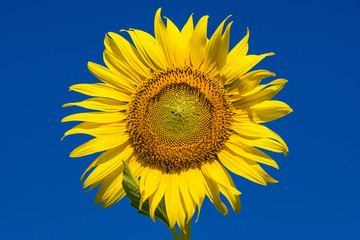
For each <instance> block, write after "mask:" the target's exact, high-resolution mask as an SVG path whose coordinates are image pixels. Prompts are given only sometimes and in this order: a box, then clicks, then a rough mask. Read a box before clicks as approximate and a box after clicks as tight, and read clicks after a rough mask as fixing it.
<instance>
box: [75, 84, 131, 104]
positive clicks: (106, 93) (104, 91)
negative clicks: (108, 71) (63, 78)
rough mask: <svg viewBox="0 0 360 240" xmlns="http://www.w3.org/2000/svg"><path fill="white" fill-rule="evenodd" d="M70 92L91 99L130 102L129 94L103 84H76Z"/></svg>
mask: <svg viewBox="0 0 360 240" xmlns="http://www.w3.org/2000/svg"><path fill="white" fill-rule="evenodd" d="M70 91H76V92H79V93H82V94H86V95H89V96H92V97H105V98H112V99H115V100H119V101H127V102H128V101H130V94H129V93H127V91H125V92H124V91H122V90H121V89H115V88H113V87H111V85H108V84H103V83H94V84H76V85H73V86H71V87H70Z"/></svg>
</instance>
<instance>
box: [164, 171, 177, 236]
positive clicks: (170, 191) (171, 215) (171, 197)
mask: <svg viewBox="0 0 360 240" xmlns="http://www.w3.org/2000/svg"><path fill="white" fill-rule="evenodd" d="M167 181H168V188H167V191H166V192H165V205H166V212H167V215H168V219H169V225H170V229H172V228H173V227H174V226H175V223H176V221H177V219H178V207H179V202H178V201H179V199H180V195H179V186H178V181H177V177H176V176H175V174H168V175H167Z"/></svg>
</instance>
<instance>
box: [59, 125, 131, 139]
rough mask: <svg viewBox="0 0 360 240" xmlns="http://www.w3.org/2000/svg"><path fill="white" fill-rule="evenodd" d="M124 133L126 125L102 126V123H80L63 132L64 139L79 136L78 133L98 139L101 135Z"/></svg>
mask: <svg viewBox="0 0 360 240" xmlns="http://www.w3.org/2000/svg"><path fill="white" fill-rule="evenodd" d="M125 131H126V123H110V124H103V123H92V122H83V123H80V124H79V125H76V126H75V127H73V128H72V129H70V130H69V131H67V132H65V134H64V137H66V136H68V135H71V134H79V133H80V134H88V135H91V136H94V137H98V136H101V135H107V134H112V133H124V132H125ZM64 137H63V138H64ZM63 138H62V139H63ZM62 139H61V140H62Z"/></svg>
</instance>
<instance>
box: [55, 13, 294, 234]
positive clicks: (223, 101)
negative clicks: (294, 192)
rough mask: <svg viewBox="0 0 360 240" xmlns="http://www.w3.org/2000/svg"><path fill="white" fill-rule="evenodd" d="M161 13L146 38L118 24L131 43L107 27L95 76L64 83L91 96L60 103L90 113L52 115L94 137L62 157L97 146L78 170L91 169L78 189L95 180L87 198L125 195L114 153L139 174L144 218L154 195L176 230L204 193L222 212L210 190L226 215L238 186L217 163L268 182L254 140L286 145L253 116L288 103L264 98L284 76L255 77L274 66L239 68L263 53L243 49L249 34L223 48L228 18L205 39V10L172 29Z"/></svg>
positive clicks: (277, 111) (272, 146)
mask: <svg viewBox="0 0 360 240" xmlns="http://www.w3.org/2000/svg"><path fill="white" fill-rule="evenodd" d="M166 20H167V26H165V25H164V23H163V21H162V19H161V16H160V9H159V10H158V11H157V13H156V16H155V38H154V37H153V36H151V35H150V34H148V33H146V32H143V31H140V30H135V29H130V30H129V31H127V33H128V34H129V35H130V37H131V39H132V41H133V43H134V46H133V45H132V44H130V43H129V42H128V41H127V40H125V39H124V38H123V37H121V36H120V35H118V34H115V33H108V35H106V36H105V51H104V61H105V64H106V66H107V68H106V67H103V66H100V65H98V64H95V63H92V62H89V64H88V67H89V70H90V71H91V72H92V73H93V74H94V75H95V76H96V77H97V78H99V79H100V80H101V81H102V82H103V83H95V84H77V85H74V86H72V87H70V90H73V91H77V92H80V93H83V94H86V95H89V96H92V97H94V98H90V99H87V100H85V101H82V102H77V103H68V104H65V105H64V106H66V107H67V106H80V107H84V108H87V109H91V110H98V111H96V112H87V113H78V114H74V115H70V116H68V117H65V118H64V119H63V120H62V121H63V122H68V121H82V122H83V123H81V124H79V125H77V126H75V127H74V128H72V129H71V130H69V131H67V132H66V133H65V135H64V136H67V135H70V134H78V133H82V134H89V135H91V136H94V137H95V138H94V139H92V140H90V141H88V142H86V143H85V144H83V145H81V146H79V147H78V148H76V149H75V150H74V151H73V152H72V153H71V154H70V157H81V156H85V155H89V154H93V153H97V152H103V151H104V152H103V153H102V154H101V155H99V156H98V157H97V158H96V160H95V161H94V162H93V163H92V164H91V165H90V166H89V167H88V169H87V170H86V171H85V173H87V172H88V171H89V170H90V169H93V168H95V169H94V170H93V171H92V172H91V173H90V174H89V176H88V177H87V178H86V180H85V182H84V186H83V187H84V188H87V187H89V186H91V189H92V188H95V187H96V186H99V185H101V186H100V188H99V190H98V192H97V194H96V197H95V204H98V203H101V202H103V203H102V207H109V206H111V205H113V204H115V203H116V202H118V201H119V200H120V199H121V198H123V197H124V196H125V195H126V194H125V191H124V189H123V185H122V177H123V176H122V174H123V163H122V160H124V161H125V162H126V163H127V164H128V166H129V168H130V170H131V172H132V173H133V175H134V176H135V178H138V179H140V192H141V196H142V198H141V201H140V205H141V204H142V203H143V202H144V201H145V200H146V199H149V205H150V216H151V217H152V218H154V211H155V209H156V207H157V205H158V204H159V202H160V201H161V199H162V198H164V200H165V205H166V211H167V215H168V218H169V225H170V227H171V228H173V227H174V225H175V224H176V223H178V225H179V226H180V228H181V229H184V226H185V224H186V223H187V222H188V221H189V220H190V219H191V218H192V216H193V215H194V212H195V209H196V207H198V212H200V208H201V205H202V202H203V200H204V198H205V196H207V197H209V199H210V200H211V202H213V203H214V205H215V207H216V208H217V209H218V210H219V211H220V212H221V213H222V214H225V215H226V214H228V210H227V208H226V206H225V205H224V203H223V202H222V201H221V199H220V193H222V194H223V195H224V196H225V197H226V198H227V199H228V200H229V202H230V204H231V206H232V208H233V209H234V211H235V212H236V213H238V212H239V211H240V199H239V194H240V192H239V191H238V190H237V189H236V188H235V185H234V183H233V180H232V179H231V176H230V175H229V173H228V172H227V170H226V169H225V168H227V169H228V170H230V171H231V172H233V173H235V174H237V175H240V176H242V177H245V178H247V179H249V180H251V181H254V182H256V183H259V184H263V185H266V184H267V183H275V182H277V181H276V180H274V179H273V178H271V177H270V176H269V175H268V174H267V173H266V172H265V171H264V170H263V169H262V168H261V166H260V165H259V164H258V163H261V164H266V165H270V166H272V167H275V168H278V166H277V164H276V162H275V161H274V160H273V159H272V158H270V157H269V156H268V155H266V154H265V153H264V152H262V151H260V150H259V149H258V148H262V149H266V150H270V151H274V152H283V153H285V154H287V152H288V148H287V146H286V144H285V142H284V141H283V140H282V139H281V138H280V137H279V136H278V135H277V134H276V133H274V132H273V131H271V130H270V129H268V128H267V127H265V126H263V125H261V124H259V123H263V122H268V121H272V120H275V119H277V118H280V117H282V116H284V115H286V114H288V113H290V112H291V111H292V110H291V108H290V107H289V106H288V105H287V104H285V103H283V102H280V101H272V100H270V99H271V98H272V97H274V95H275V94H276V93H277V92H279V91H280V90H281V89H282V88H283V86H284V84H285V83H286V82H287V81H286V80H285V79H277V80H274V81H272V82H270V83H268V84H260V81H261V80H262V79H263V78H266V77H271V76H275V74H274V73H272V72H269V71H267V70H255V71H251V72H249V71H250V69H251V68H252V67H253V66H255V65H256V64H257V63H258V62H260V61H261V60H262V59H263V58H265V57H266V56H271V55H273V53H267V54H263V55H247V52H248V43H247V42H248V38H249V32H248V33H247V35H246V36H245V38H244V39H242V40H241V41H240V42H239V43H238V44H237V45H236V46H235V47H234V48H233V49H232V50H231V51H230V52H229V37H230V36H229V35H230V26H231V24H232V22H231V23H229V24H228V25H227V26H226V28H225V30H224V32H223V28H224V24H225V21H226V20H227V19H225V20H224V21H223V22H222V23H221V24H220V26H219V27H218V28H217V29H216V31H215V33H214V34H213V35H212V36H211V38H210V39H208V38H207V20H208V16H204V17H202V18H201V19H200V20H199V22H198V23H197V25H196V26H195V28H194V26H193V19H192V16H190V18H189V20H188V21H187V23H186V24H185V26H184V27H183V28H182V30H181V31H180V30H179V29H178V28H177V27H176V26H175V25H174V24H173V23H172V22H171V21H170V20H169V19H166ZM85 173H84V175H85ZM84 175H83V177H84ZM83 177H82V180H83ZM140 207H141V206H140Z"/></svg>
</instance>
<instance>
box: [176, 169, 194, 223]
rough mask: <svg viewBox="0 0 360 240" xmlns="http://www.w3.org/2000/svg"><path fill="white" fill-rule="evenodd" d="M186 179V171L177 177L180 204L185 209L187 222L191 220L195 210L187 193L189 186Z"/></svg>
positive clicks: (192, 201)
mask: <svg viewBox="0 0 360 240" xmlns="http://www.w3.org/2000/svg"><path fill="white" fill-rule="evenodd" d="M188 177H189V176H188V172H187V171H186V172H183V173H181V174H180V175H179V187H180V196H181V197H182V202H183V205H184V206H185V209H186V219H187V222H188V221H190V220H191V218H192V216H193V215H194V212H195V209H196V203H195V202H194V200H193V199H192V198H191V196H190V193H189V186H188V181H187V179H188Z"/></svg>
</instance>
